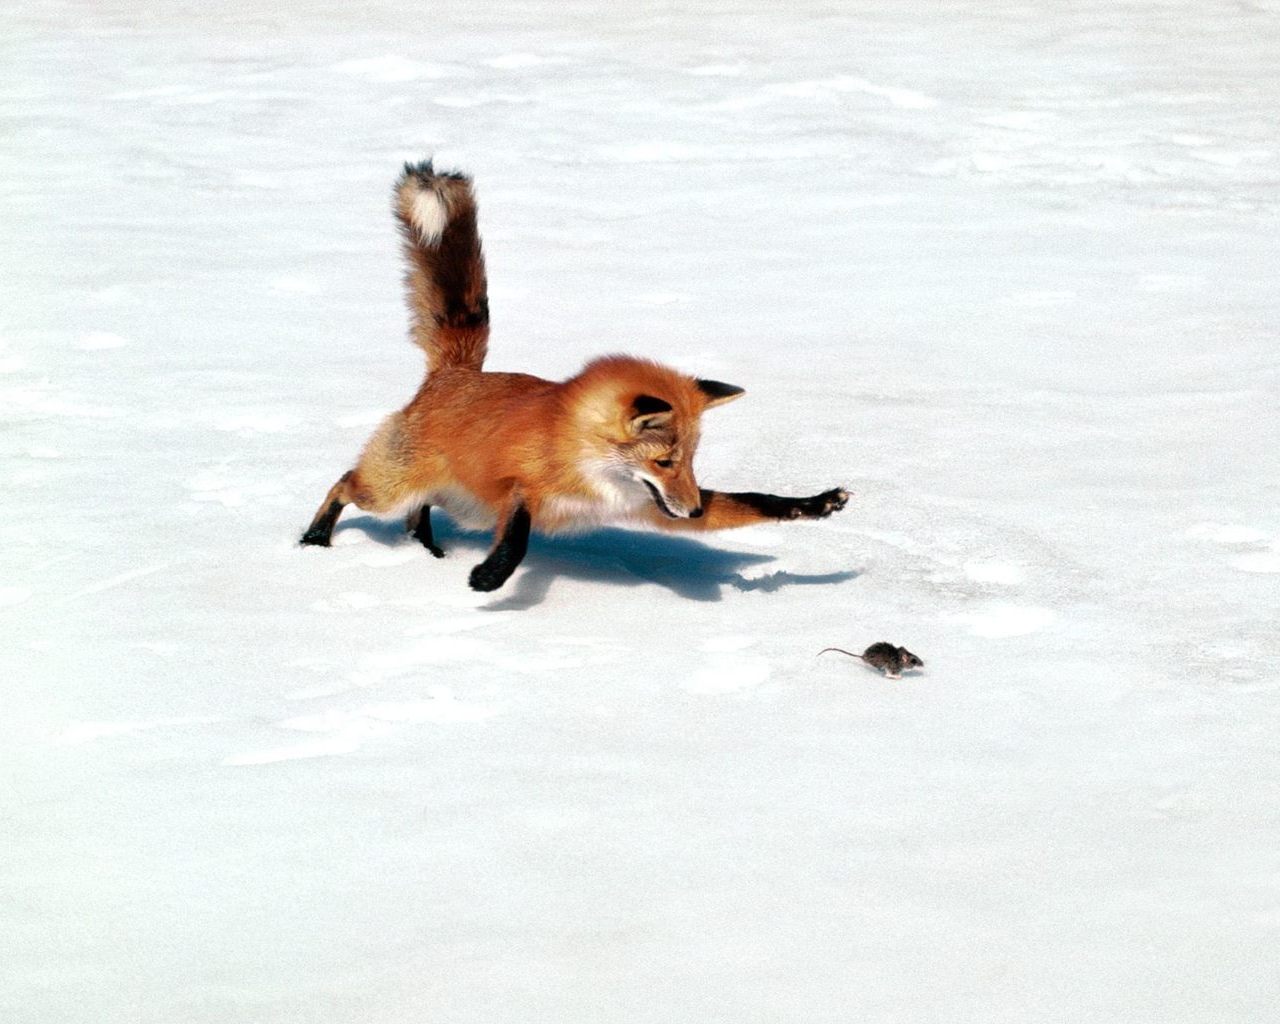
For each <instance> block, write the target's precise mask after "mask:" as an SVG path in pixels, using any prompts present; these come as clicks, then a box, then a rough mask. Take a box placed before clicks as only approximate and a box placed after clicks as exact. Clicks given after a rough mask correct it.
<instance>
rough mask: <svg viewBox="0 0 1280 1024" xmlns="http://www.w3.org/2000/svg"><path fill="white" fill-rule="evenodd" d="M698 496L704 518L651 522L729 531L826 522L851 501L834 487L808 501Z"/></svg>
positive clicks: (657, 517) (744, 495)
mask: <svg viewBox="0 0 1280 1024" xmlns="http://www.w3.org/2000/svg"><path fill="white" fill-rule="evenodd" d="M699 493H700V494H701V495H702V515H701V516H699V517H698V518H696V519H693V518H690V519H671V518H668V517H666V516H663V515H653V516H651V519H652V521H653V522H654V523H656V524H657V525H658V526H661V527H662V528H663V529H665V530H730V529H733V528H734V527H736V526H751V525H752V524H754V523H768V522H775V521H777V520H779V519H825V518H826V517H827V516H829V515H831V513H832V512H839V511H840V510H841V509H842V508H844V507H845V505H846V504H847V503H848V501H849V492H848V491H846V490H845V489H844V488H842V487H834V488H832V489H831V490H829V491H823V492H822V493H821V494H815V495H813V496H812V497H809V498H785V497H781V496H779V495H777V494H757V493H755V492H754V491H746V492H742V493H737V494H729V493H727V492H725V491H707V490H703V491H700V492H699Z"/></svg>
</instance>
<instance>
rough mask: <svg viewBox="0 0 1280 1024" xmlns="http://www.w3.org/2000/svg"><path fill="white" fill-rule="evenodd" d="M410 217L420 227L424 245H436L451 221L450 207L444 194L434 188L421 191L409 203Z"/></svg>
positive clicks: (419, 233) (419, 232)
mask: <svg viewBox="0 0 1280 1024" xmlns="http://www.w3.org/2000/svg"><path fill="white" fill-rule="evenodd" d="M409 219H410V220H412V221H413V226H414V227H415V228H417V229H418V235H419V237H421V239H422V244H423V245H435V244H437V243H438V242H439V241H440V236H441V235H443V234H444V229H445V225H446V224H448V223H449V207H448V204H446V203H445V201H444V196H442V195H441V194H440V193H439V192H437V191H436V190H435V189H433V188H426V189H422V190H421V191H419V192H418V193H417V194H416V195H415V196H414V197H413V202H411V203H410V204H409Z"/></svg>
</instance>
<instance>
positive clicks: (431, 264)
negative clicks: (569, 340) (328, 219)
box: [302, 160, 849, 591]
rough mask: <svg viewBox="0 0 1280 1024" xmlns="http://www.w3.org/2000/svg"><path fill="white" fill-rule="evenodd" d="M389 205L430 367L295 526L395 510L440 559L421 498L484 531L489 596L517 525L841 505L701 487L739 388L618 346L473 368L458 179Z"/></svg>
mask: <svg viewBox="0 0 1280 1024" xmlns="http://www.w3.org/2000/svg"><path fill="white" fill-rule="evenodd" d="M395 214H396V217H397V219H398V220H399V222H400V231H401V235H402V237H403V240H404V251H405V256H406V257H407V259H408V271H407V274H406V284H407V286H408V293H409V294H408V299H409V308H410V312H411V318H412V331H413V340H414V342H415V343H416V344H417V345H419V346H420V347H421V348H422V349H423V351H424V352H425V353H426V356H427V376H426V380H425V381H424V382H423V384H422V386H421V387H420V388H419V389H418V393H417V394H416V395H414V397H413V401H411V402H410V403H409V404H408V405H407V406H405V407H404V408H403V409H402V410H401V411H400V412H397V413H393V414H392V415H391V416H389V417H388V418H387V419H386V420H384V421H383V423H382V424H381V426H379V427H378V429H377V430H376V431H375V432H374V435H373V437H372V438H370V439H369V442H368V444H366V445H365V448H364V452H363V453H362V454H361V456H360V460H359V462H358V463H357V464H356V467H355V468H354V469H352V470H350V471H349V472H347V473H344V474H343V476H342V478H341V479H340V480H339V481H338V482H337V483H336V484H334V485H333V487H332V488H331V489H330V490H329V493H328V494H327V495H325V499H324V501H323V503H321V505H320V509H319V511H318V512H316V515H315V518H314V519H313V520H312V521H311V525H310V526H309V527H308V528H307V532H306V533H304V534H303V535H302V543H303V544H319V545H323V546H326V547H327V546H328V545H329V541H330V538H331V536H332V534H333V527H334V524H335V523H336V522H337V521H338V516H339V515H341V513H342V510H343V508H344V507H345V506H346V505H348V504H355V505H357V506H359V507H360V508H362V509H365V510H367V511H369V512H372V513H374V514H375V515H378V516H383V517H391V516H397V515H407V525H408V529H409V531H410V533H412V535H413V536H414V537H415V538H417V539H418V540H419V541H421V542H422V544H423V545H424V546H425V547H426V548H427V550H428V551H430V552H431V553H432V554H433V555H435V556H436V557H437V558H441V557H443V556H444V552H443V551H442V550H441V549H440V548H439V547H438V546H437V545H436V543H435V539H434V537H433V535H432V532H431V506H433V505H439V506H440V507H442V508H443V509H444V510H445V511H446V512H448V513H449V515H450V516H452V517H454V518H455V519H457V520H459V521H461V522H463V523H465V524H468V525H477V526H482V527H485V528H488V527H492V528H493V529H494V544H493V547H492V548H491V549H490V551H489V554H488V556H487V557H486V558H485V559H484V561H483V562H481V563H480V564H479V565H477V566H476V567H475V568H474V569H472V571H471V576H470V583H471V586H472V588H473V589H475V590H481V591H490V590H496V589H497V588H498V587H500V586H502V584H503V583H505V582H506V581H507V579H508V578H509V577H510V576H511V574H512V573H513V572H514V571H515V568H516V566H518V565H519V564H520V561H521V559H523V558H524V556H525V551H526V549H527V547H528V543H529V532H530V530H538V531H539V532H546V533H554V532H557V531H566V530H573V529H589V528H591V527H593V526H598V525H601V524H603V523H607V522H618V521H631V522H647V523H649V524H652V525H656V526H658V527H661V528H663V529H667V530H720V529H724V528H726V527H733V526H747V525H749V524H751V523H760V522H766V521H769V520H776V519H800V518H807V519H816V518H822V517H825V516H829V515H830V514H831V513H832V512H834V511H838V510H839V509H842V508H844V506H845V503H846V502H847V501H848V499H849V495H848V493H847V492H846V491H844V490H843V489H842V488H839V487H837V488H833V489H831V490H828V491H823V492H822V493H821V494H816V495H814V496H813V497H809V498H782V497H778V496H776V495H772V494H755V493H742V494H727V493H724V492H722V491H707V490H702V489H701V488H699V487H698V482H697V480H696V479H695V478H694V475H693V457H694V453H695V452H696V450H697V447H698V436H699V428H700V421H701V417H702V413H703V412H704V411H705V410H707V409H710V408H712V407H714V406H717V405H723V404H724V403H726V402H731V401H733V400H734V399H735V398H738V397H739V396H740V395H742V393H743V389H742V388H739V387H734V386H733V385H732V384H722V383H720V382H719V381H714V380H702V379H699V378H696V377H690V376H688V375H686V374H683V373H680V372H679V371H677V370H673V369H670V368H669V367H666V366H661V365H659V364H658V363H654V362H650V361H648V360H645V359H636V358H633V357H631V356H621V355H614V356H606V357H604V358H602V359H597V360H595V361H594V362H591V363H588V364H587V366H586V367H585V368H584V369H583V370H582V372H581V373H579V374H578V375H577V376H575V377H571V378H569V379H568V380H566V381H563V382H559V383H557V382H554V381H549V380H543V379H541V378H539V377H533V376H530V375H528V374H524V373H489V372H485V371H483V370H482V369H481V366H482V365H483V363H484V358H485V353H486V351H487V349H488V342H489V304H488V298H487V295H486V288H487V282H486V277H485V268H484V256H483V254H482V252H481V248H480V233H479V229H478V227H477V224H476V201H475V196H474V195H473V193H472V190H471V180H470V178H468V177H467V176H466V175H463V174H457V173H439V172H436V171H435V170H433V168H432V166H431V161H430V160H426V161H423V162H422V163H419V164H406V165H405V169H404V173H403V174H402V175H401V176H400V179H399V181H398V182H397V183H396V189H395Z"/></svg>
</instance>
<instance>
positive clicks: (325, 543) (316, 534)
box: [298, 530, 331, 548]
mask: <svg viewBox="0 0 1280 1024" xmlns="http://www.w3.org/2000/svg"><path fill="white" fill-rule="evenodd" d="M330 536H331V535H330V533H329V531H327V530H308V531H307V532H306V533H304V534H303V535H302V539H301V540H299V541H298V543H299V544H306V545H308V546H310V545H315V546H316V547H319V548H327V547H329V538H330Z"/></svg>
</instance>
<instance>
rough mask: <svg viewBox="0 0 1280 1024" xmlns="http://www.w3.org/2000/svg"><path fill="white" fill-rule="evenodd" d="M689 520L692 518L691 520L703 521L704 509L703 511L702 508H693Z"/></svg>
mask: <svg viewBox="0 0 1280 1024" xmlns="http://www.w3.org/2000/svg"><path fill="white" fill-rule="evenodd" d="M689 518H690V519H701V518H702V509H701V508H691V509H690V510H689Z"/></svg>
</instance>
